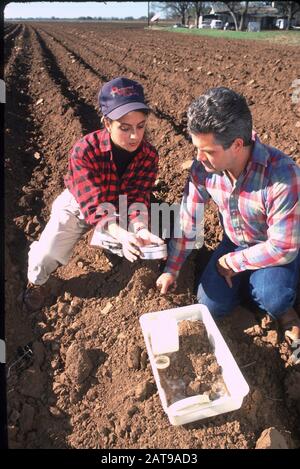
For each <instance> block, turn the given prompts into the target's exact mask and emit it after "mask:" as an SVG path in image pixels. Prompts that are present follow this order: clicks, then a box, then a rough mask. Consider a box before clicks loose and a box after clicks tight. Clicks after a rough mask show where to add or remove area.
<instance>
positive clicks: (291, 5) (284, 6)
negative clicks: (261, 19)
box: [274, 2, 300, 29]
mask: <svg viewBox="0 0 300 469" xmlns="http://www.w3.org/2000/svg"><path fill="white" fill-rule="evenodd" d="M274 6H275V8H277V9H278V11H279V13H280V14H282V15H283V16H287V25H286V29H290V28H291V25H292V19H293V18H294V16H295V14H296V13H297V12H298V11H300V5H299V4H298V3H297V2H275V5H274Z"/></svg>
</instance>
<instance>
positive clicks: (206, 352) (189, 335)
mask: <svg viewBox="0 0 300 469" xmlns="http://www.w3.org/2000/svg"><path fill="white" fill-rule="evenodd" d="M178 332H179V350H178V352H174V353H168V354H166V355H167V356H168V357H169V359H170V365H169V366H168V367H167V368H164V369H158V373H159V377H160V382H161V386H162V388H163V389H164V391H165V394H166V399H167V405H168V406H170V405H171V404H173V403H174V402H177V401H178V400H181V399H185V398H186V397H190V396H195V395H198V394H204V395H208V397H209V399H210V401H214V400H215V399H218V398H219V397H222V396H225V395H229V393H228V390H227V388H226V385H225V382H224V380H223V377H222V369H221V367H220V366H219V365H218V362H217V360H216V357H215V355H214V351H213V347H212V345H211V344H210V342H209V340H208V336H207V332H206V328H205V326H204V324H203V322H202V321H200V320H196V321H189V320H184V321H180V322H179V323H178Z"/></svg>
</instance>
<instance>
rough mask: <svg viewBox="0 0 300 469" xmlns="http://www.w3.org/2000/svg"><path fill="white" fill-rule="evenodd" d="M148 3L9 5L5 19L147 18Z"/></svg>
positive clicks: (32, 3)
mask: <svg viewBox="0 0 300 469" xmlns="http://www.w3.org/2000/svg"><path fill="white" fill-rule="evenodd" d="M147 14H148V2H106V4H105V3H104V2H78V3H75V2H28V3H15V2H11V3H9V4H8V5H7V6H6V7H5V9H4V17H5V18H16V17H17V18H35V17H38V18H51V16H55V17H56V18H77V17H79V16H91V17H94V16H102V17H103V18H109V17H111V16H115V17H118V18H125V17H126V16H133V18H139V17H140V16H147Z"/></svg>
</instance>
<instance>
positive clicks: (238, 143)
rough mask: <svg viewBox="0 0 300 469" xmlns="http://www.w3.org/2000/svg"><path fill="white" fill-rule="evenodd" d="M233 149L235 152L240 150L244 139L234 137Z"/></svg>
mask: <svg viewBox="0 0 300 469" xmlns="http://www.w3.org/2000/svg"><path fill="white" fill-rule="evenodd" d="M232 145H233V149H234V150H235V151H237V152H239V151H241V149H242V148H243V146H244V140H243V139H242V138H240V137H238V138H236V139H235V140H234V142H233V144H232Z"/></svg>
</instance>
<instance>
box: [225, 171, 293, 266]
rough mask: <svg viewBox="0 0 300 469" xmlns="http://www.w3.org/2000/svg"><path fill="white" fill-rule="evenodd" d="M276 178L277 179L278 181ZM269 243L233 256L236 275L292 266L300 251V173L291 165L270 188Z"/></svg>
mask: <svg viewBox="0 0 300 469" xmlns="http://www.w3.org/2000/svg"><path fill="white" fill-rule="evenodd" d="M275 176H276V177H275ZM266 208H267V224H268V230H267V237H268V238H267V240H266V241H264V242H261V243H259V244H256V245H255V246H251V247H249V248H247V249H244V250H241V251H237V252H235V253H229V254H227V256H226V262H227V263H228V265H229V266H230V267H231V268H232V270H234V271H235V272H241V271H243V270H246V269H249V270H256V269H261V268H263V267H270V266H275V265H284V264H288V263H290V262H292V261H293V260H294V259H295V258H296V256H297V254H298V251H299V248H300V171H298V168H297V167H295V166H294V165H288V167H287V168H286V169H285V170H284V173H282V174H281V175H278V172H277V173H276V175H274V176H273V177H272V180H271V183H270V185H269V187H268V188H267V197H266Z"/></svg>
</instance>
